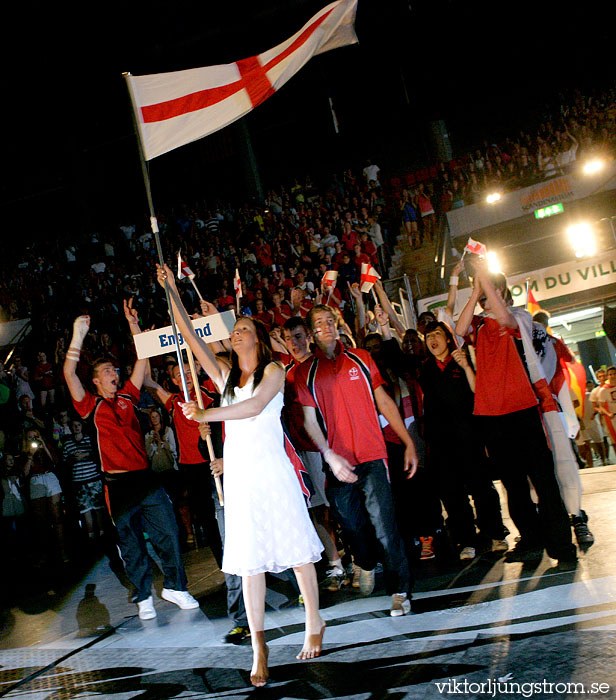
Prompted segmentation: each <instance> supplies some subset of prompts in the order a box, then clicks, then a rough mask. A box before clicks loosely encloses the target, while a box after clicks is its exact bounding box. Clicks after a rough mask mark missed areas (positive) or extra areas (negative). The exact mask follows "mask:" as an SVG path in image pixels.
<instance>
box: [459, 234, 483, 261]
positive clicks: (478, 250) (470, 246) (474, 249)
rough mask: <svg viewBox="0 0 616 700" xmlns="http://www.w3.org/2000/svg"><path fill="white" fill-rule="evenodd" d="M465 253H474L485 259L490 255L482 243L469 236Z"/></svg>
mask: <svg viewBox="0 0 616 700" xmlns="http://www.w3.org/2000/svg"><path fill="white" fill-rule="evenodd" d="M464 252H465V253H473V254H474V255H480V256H481V257H485V256H486V255H487V253H488V249H487V247H486V246H485V245H484V244H483V243H480V242H479V241H474V240H473V239H472V238H470V236H469V239H468V241H467V243H466V245H465V246H464Z"/></svg>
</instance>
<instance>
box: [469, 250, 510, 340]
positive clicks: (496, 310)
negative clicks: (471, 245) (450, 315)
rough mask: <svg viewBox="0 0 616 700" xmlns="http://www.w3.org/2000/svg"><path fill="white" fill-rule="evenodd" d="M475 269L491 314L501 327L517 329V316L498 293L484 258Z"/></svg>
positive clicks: (476, 263) (477, 263) (477, 262)
mask: <svg viewBox="0 0 616 700" xmlns="http://www.w3.org/2000/svg"><path fill="white" fill-rule="evenodd" d="M475 269H476V271H477V277H478V278H479V281H480V282H481V286H482V288H483V292H484V294H485V296H486V299H487V300H488V303H489V305H490V313H492V314H494V318H495V319H496V320H497V321H498V323H499V325H501V326H505V327H506V328H517V327H518V322H517V320H516V318H515V316H514V315H513V314H512V313H511V311H510V310H509V307H508V306H507V304H506V303H505V301H504V300H503V297H502V296H501V295H500V294H499V293H498V292H497V291H496V287H495V286H494V285H493V284H492V279H491V278H490V273H489V272H488V266H487V263H486V261H485V260H484V259H483V258H479V260H477V261H476V262H475Z"/></svg>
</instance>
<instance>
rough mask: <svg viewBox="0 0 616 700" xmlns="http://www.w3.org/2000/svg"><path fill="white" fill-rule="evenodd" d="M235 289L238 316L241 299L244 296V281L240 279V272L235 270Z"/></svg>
mask: <svg viewBox="0 0 616 700" xmlns="http://www.w3.org/2000/svg"><path fill="white" fill-rule="evenodd" d="M233 288H234V289H235V300H236V302H237V315H238V316H239V315H240V298H241V297H242V296H243V294H242V280H241V279H240V271H239V269H238V268H237V267H236V268H235V277H234V278H233Z"/></svg>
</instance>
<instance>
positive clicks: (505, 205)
mask: <svg viewBox="0 0 616 700" xmlns="http://www.w3.org/2000/svg"><path fill="white" fill-rule="evenodd" d="M578 172H579V171H574V172H572V173H570V174H569V175H564V176H562V177H555V178H552V179H551V180H546V181H544V182H539V183H537V184H536V185H532V186H531V187H525V188H524V189H521V190H515V191H513V192H506V193H504V194H503V195H502V197H501V199H500V200H499V201H498V203H497V204H488V203H487V202H478V203H477V204H469V205H468V206H465V207H461V208H460V209H454V210H452V211H448V212H447V221H448V223H449V231H450V233H451V236H452V238H456V237H457V236H468V235H469V234H473V232H475V231H479V230H480V229H483V228H486V227H487V226H496V225H497V224H502V223H503V222H504V221H511V220H512V219H517V218H518V217H520V216H525V215H526V214H532V212H533V211H535V209H541V208H542V207H547V206H549V205H550V204H556V203H559V202H563V203H565V204H566V203H567V202H573V201H574V200H576V199H583V198H584V197H589V196H590V195H592V194H596V193H597V192H605V191H608V190H613V189H616V163H608V164H607V165H606V166H605V167H604V168H603V170H601V171H600V172H597V173H596V174H595V175H592V176H588V175H583V174H578Z"/></svg>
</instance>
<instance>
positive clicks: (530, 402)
mask: <svg viewBox="0 0 616 700" xmlns="http://www.w3.org/2000/svg"><path fill="white" fill-rule="evenodd" d="M472 324H473V328H474V330H475V345H476V348H477V378H476V381H475V410H474V411H473V413H474V414H475V415H477V416H502V415H505V414H507V413H513V412H514V411H522V410H523V409H525V408H531V407H532V406H536V405H537V403H538V402H537V397H536V395H535V392H534V390H533V387H532V386H531V383H530V379H529V378H528V375H527V374H526V369H525V368H524V365H523V363H522V359H521V358H520V355H519V353H518V350H517V348H516V345H515V341H514V338H519V337H520V331H519V330H518V329H517V328H507V327H505V326H501V325H500V324H499V323H498V321H497V320H496V319H494V318H490V317H489V316H474V317H473V322H472Z"/></svg>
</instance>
